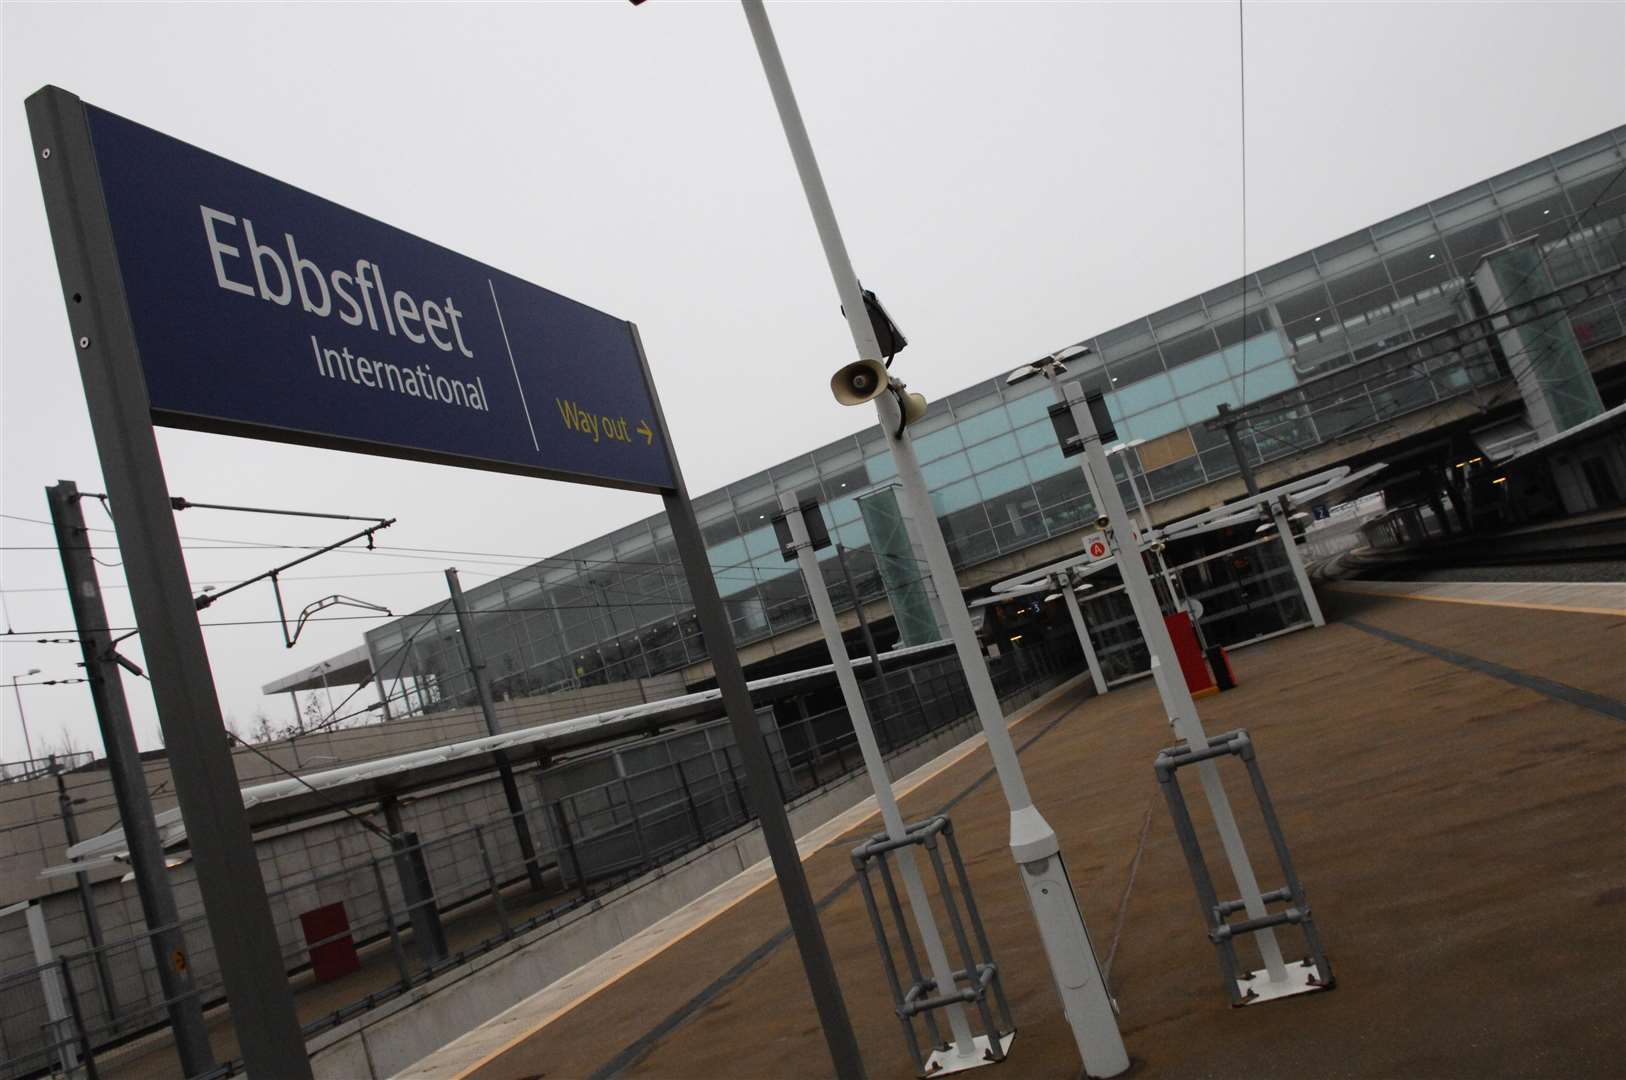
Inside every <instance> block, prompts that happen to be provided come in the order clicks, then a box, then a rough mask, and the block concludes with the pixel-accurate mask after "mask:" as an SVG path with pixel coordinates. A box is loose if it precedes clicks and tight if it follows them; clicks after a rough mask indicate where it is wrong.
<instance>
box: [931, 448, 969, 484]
mask: <svg viewBox="0 0 1626 1080" xmlns="http://www.w3.org/2000/svg"><path fill="white" fill-rule="evenodd" d="M920 474H921V475H922V476H924V477H925V478H926V486H927V487H928V488H940V487H944V486H946V485H948V484H952V483H954V482H955V481H957V480H963V479H965V478H966V477H968V476H970V475H971V462H969V461H967V460H966V457H965V455H964V454H954V455H951V456H949V457H946V458H942V459H940V460H937V461H934V462H932V463H931V464H930V465H923V466H921V469H920Z"/></svg>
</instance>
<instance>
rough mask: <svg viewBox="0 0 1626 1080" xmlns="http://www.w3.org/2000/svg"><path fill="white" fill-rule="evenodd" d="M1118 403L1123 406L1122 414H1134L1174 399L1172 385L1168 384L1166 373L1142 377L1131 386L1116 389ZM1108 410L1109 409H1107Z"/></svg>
mask: <svg viewBox="0 0 1626 1080" xmlns="http://www.w3.org/2000/svg"><path fill="white" fill-rule="evenodd" d="M1117 394H1118V404H1119V405H1120V406H1121V407H1122V408H1123V415H1125V416H1134V415H1135V414H1136V413H1138V412H1144V411H1145V410H1147V409H1150V408H1152V407H1154V406H1157V405H1162V404H1164V403H1165V402H1171V401H1173V400H1174V387H1173V386H1171V385H1170V384H1169V377H1168V376H1167V375H1157V376H1154V377H1153V378H1150V379H1142V380H1141V381H1140V382H1138V383H1135V384H1134V385H1132V386H1129V387H1124V388H1121V389H1119V390H1118V392H1117ZM1109 412H1110V410H1109Z"/></svg>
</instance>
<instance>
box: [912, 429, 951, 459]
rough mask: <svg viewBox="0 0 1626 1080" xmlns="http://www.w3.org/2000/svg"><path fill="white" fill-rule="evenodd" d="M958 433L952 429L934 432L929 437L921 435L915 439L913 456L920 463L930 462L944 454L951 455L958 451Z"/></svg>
mask: <svg viewBox="0 0 1626 1080" xmlns="http://www.w3.org/2000/svg"><path fill="white" fill-rule="evenodd" d="M961 445H962V443H961V442H960V433H959V432H958V431H956V430H955V429H954V428H952V427H946V428H944V429H943V430H942V431H934V432H932V433H931V434H930V435H922V436H920V437H919V438H917V439H915V456H916V457H918V458H920V460H921V461H922V462H927V461H932V460H934V459H936V458H940V457H942V456H943V455H944V454H952V453H953V452H954V451H956V450H958V449H960V447H961Z"/></svg>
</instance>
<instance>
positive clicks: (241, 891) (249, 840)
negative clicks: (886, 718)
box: [28, 87, 864, 1080]
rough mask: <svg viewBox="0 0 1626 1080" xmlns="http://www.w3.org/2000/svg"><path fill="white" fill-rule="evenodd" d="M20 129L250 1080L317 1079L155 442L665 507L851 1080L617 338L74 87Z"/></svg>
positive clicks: (582, 317) (42, 97)
mask: <svg viewBox="0 0 1626 1080" xmlns="http://www.w3.org/2000/svg"><path fill="white" fill-rule="evenodd" d="M28 118H29V126H30V129H31V131H32V133H33V136H34V152H35V155H36V160H37V164H38V166H39V172H40V185H41V188H42V189H43V191H44V193H45V204H46V213H47V217H48V219H49V222H50V227H51V239H52V243H53V245H54V247H55V249H56V255H57V265H58V269H59V271H60V274H61V278H62V285H63V296H64V300H65V302H66V304H67V308H68V316H69V323H70V325H71V328H72V333H73V339H74V345H75V349H76V352H77V353H78V356H79V358H80V368H81V373H82V375H83V379H84V383H85V397H86V400H87V402H88V403H89V405H90V415H91V424H92V428H93V430H94V433H95V437H96V445H97V450H98V452H99V454H100V457H101V464H102V472H103V476H104V478H105V480H106V484H107V490H108V492H109V494H110V496H111V498H112V503H113V507H114V509H115V512H116V513H117V514H118V525H119V529H118V537H119V547H120V550H121V552H122V553H123V555H124V563H125V568H126V573H127V574H128V576H129V578H130V582H131V588H130V592H131V600H132V603H133V606H134V608H135V613H136V622H137V624H138V626H139V627H140V630H141V639H142V645H143V648H144V649H145V652H146V657H147V660H148V663H149V666H150V668H151V672H152V675H151V677H152V682H153V694H154V697H155V698H156V700H157V704H158V713H159V717H160V720H161V722H162V724H163V728H164V734H165V738H166V742H167V745H168V748H169V759H170V764H171V768H172V771H173V773H174V777H175V789H176V796H177V799H178V800H179V802H180V806H181V815H182V818H183V819H184V821H185V823H186V826H187V833H188V836H189V838H190V840H191V843H192V850H193V856H194V862H195V863H196V866H197V871H198V883H199V889H200V891H201V892H202V894H203V902H204V908H205V910H206V912H207V913H208V916H209V920H210V923H211V925H212V926H214V927H216V928H217V933H216V935H215V943H216V950H217V955H218V956H219V959H220V967H221V971H222V975H223V977H224V980H225V984H226V996H227V998H228V1000H229V1001H230V1003H231V1007H232V1015H233V1019H234V1023H235V1025H236V1028H237V1033H238V1040H239V1045H240V1046H241V1048H242V1051H243V1057H244V1064H245V1066H246V1071H247V1072H249V1073H250V1074H252V1075H255V1076H276V1077H279V1078H293V1080H297V1078H299V1077H306V1076H309V1075H310V1064H309V1062H308V1061H307V1059H306V1056H305V1048H304V1040H303V1038H302V1036H301V1033H300V1028H299V1023H298V1019H297V1016H296V1014H295V1012H294V1007H293V1000H292V995H291V994H290V992H289V988H288V985H287V980H286V978H285V976H284V971H283V964H282V955H281V950H280V949H279V947H278V942H277V938H276V933H275V928H274V926H273V923H272V920H271V913H270V907H269V904H268V902H267V900H266V896H265V891H264V888H263V885H261V884H260V883H261V878H260V876H259V864H258V861H257V859H256V857H255V852H254V845H253V837H252V834H251V833H250V831H249V828H248V823H247V817H246V815H245V813H244V809H243V805H242V800H241V797H240V795H239V788H238V783H237V778H236V776H235V775H234V773H233V770H232V763H231V756H230V754H229V753H228V750H227V744H226V740H225V738H224V737H223V735H222V729H223V725H222V721H221V715H220V704H219V701H218V699H217V698H216V695H215V689H214V684H213V681H212V677H211V675H210V671H209V662H208V655H207V653H206V651H205V649H204V643H203V635H202V630H201V628H200V626H199V624H198V619H197V611H196V608H195V606H194V603H193V598H192V595H191V592H190V589H189V587H188V584H187V575H186V566H185V562H184V560H183V557H182V553H181V546H180V539H179V536H178V535H177V533H176V529H175V522H174V518H173V510H172V508H171V501H170V497H169V492H168V489H167V487H166V484H165V481H164V473H163V465H162V462H161V460H160V458H159V455H158V445H157V440H156V438H155V437H154V433H153V424H154V423H155V422H158V423H163V424H167V425H170V426H175V427H186V428H193V429H197V430H201V431H210V432H219V433H225V434H234V435H244V436H249V437H254V438H260V439H269V440H275V441H281V442H290V443H298V444H302V445H309V446H318V447H326V448H330V449H341V450H353V451H357V452H361V453H368V454H376V455H383V456H389V457H397V458H403V459H407V460H413V461H429V462H437V463H441V464H449V465H458V466H462V467H465V468H475V469H482V470H487V471H499V472H511V473H517V474H520V475H525V476H534V477H541V478H545V479H560V480H568V481H572V482H576V483H586V484H593V485H596V486H601V487H617V488H625V489H628V490H633V491H646V492H650V493H655V494H659V495H660V496H661V497H662V499H663V500H664V502H665V505H666V510H667V514H668V516H669V517H670V519H671V524H672V533H673V538H674V540H675V541H676V544H677V548H678V553H679V556H680V558H681V559H682V562H683V566H684V571H685V574H686V576H687V578H688V583H689V588H690V590H691V592H692V594H693V597H694V603H695V611H696V614H697V616H698V618H699V621H700V626H701V630H702V632H703V633H704V634H705V640H706V644H707V647H708V649H709V650H710V653H711V658H712V662H713V665H714V667H715V669H716V675H717V684H718V687H719V689H720V690H721V692H722V698H723V702H724V706H725V708H726V709H727V712H728V715H729V719H730V721H731V722H732V724H733V725H734V732H735V738H736V741H737V743H738V745H739V747H740V752H741V755H742V757H743V758H744V760H745V764H746V771H747V774H748V776H749V779H750V783H751V790H752V794H753V796H754V798H755V808H756V810H757V813H758V816H759V820H760V821H761V824H762V830H763V836H764V839H765V840H766V843H767V847H768V851H769V854H770V855H771V857H772V859H773V864H774V869H775V871H776V873H777V875H778V878H779V884H780V888H781V891H782V892H783V893H784V896H785V906H786V910H787V911H788V912H789V915H790V921H791V925H792V927H793V928H794V930H795V932H796V939H797V944H798V946H799V948H800V949H801V951H802V959H803V964H804V966H805V967H806V969H807V973H808V981H809V984H810V986H811V987H812V991H813V998H814V1001H815V1003H816V1004H817V1006H818V1009H819V1016H820V1019H821V1021H822V1022H823V1025H824V1030H825V1037H826V1039H827V1040H828V1042H829V1045H830V1052H831V1056H832V1059H833V1062H834V1067H835V1072H836V1074H837V1075H839V1076H841V1077H844V1078H857V1077H861V1076H863V1074H864V1070H863V1063H862V1061H861V1060H860V1058H859V1055H858V1043H857V1039H856V1038H855V1037H854V1035H853V1032H852V1026H851V1024H850V1023H849V1021H848V1019H847V1015H846V1010H845V1006H844V1004H843V1002H842V998H841V991H840V987H839V984H838V983H837V981H836V977H835V969H834V967H833V965H832V964H831V962H830V956H829V952H828V950H827V948H826V947H825V944H824V938H823V935H822V932H821V930H820V928H819V923H818V916H817V912H816V909H815V907H814V904H813V898H812V895H811V893H810V891H809V889H808V885H807V880H806V876H805V874H804V872H803V869H802V864H801V860H800V857H799V855H798V853H797V850H796V843H795V836H794V834H793V833H792V832H791V830H790V823H789V820H788V818H787V817H786V814H785V808H784V804H783V803H782V802H781V801H780V799H779V794H778V790H777V788H776V786H775V783H774V780H775V777H774V772H773V766H772V762H771V761H770V760H769V758H768V752H767V747H766V744H765V743H764V741H763V737H762V732H761V730H760V729H759V728H758V726H757V723H756V717H755V713H754V711H753V710H752V708H751V700H750V694H749V692H748V691H747V689H746V685H745V678H744V675H743V673H742V672H741V670H740V665H739V659H738V657H737V656H736V654H735V651H734V640H733V635H732V633H731V630H730V627H729V622H728V618H727V615H726V613H725V611H724V610H723V605H722V601H721V599H719V597H718V595H717V585H716V581H715V580H714V579H713V577H712V574H711V567H710V565H709V563H708V562H707V559H706V549H705V544H704V541H703V540H702V538H701V534H700V529H699V526H698V525H697V524H696V522H695V517H694V510H693V507H692V506H691V505H690V503H689V497H688V493H687V489H686V488H685V486H684V484H683V479H682V474H681V472H680V471H679V469H678V467H677V458H676V456H675V454H674V452H673V450H672V446H671V443H670V441H669V440H668V439H667V438H666V425H665V422H664V420H663V419H662V417H661V414H660V402H659V399H658V397H657V396H656V394H655V390H654V384H653V381H652V380H651V379H650V377H649V367H648V364H647V362H646V361H645V358H644V354H643V349H642V347H641V345H640V344H639V342H638V336H637V331H636V329H635V328H634V327H633V326H632V324H630V323H628V322H625V321H624V320H621V319H618V318H615V317H614V316H612V315H608V314H605V313H604V312H601V311H596V310H594V309H593V308H590V307H587V306H586V305H584V304H581V303H578V302H576V301H574V300H571V299H570V298H568V297H565V296H561V295H559V294H557V293H553V292H550V291H549V290H547V289H542V288H539V287H537V286H535V285H532V284H530V283H529V282H526V281H524V280H522V279H520V278H517V277H514V276H513V275H511V274H506V273H504V272H503V271H501V270H498V269H496V268H494V267H490V266H486V265H485V264H483V263H479V262H477V261H475V260H473V259H470V258H467V257H466V256H463V255H459V254H458V253H456V252H453V251H449V250H447V249H446V248H443V247H440V246H438V245H435V244H432V243H429V242H428V241H425V240H423V239H421V238H419V237H415V236H412V235H411V234H408V233H405V232H402V231H401V230H399V229H395V228H392V227H391V226H388V225H385V224H383V223H382V222H379V221H376V220H374V219H372V218H369V217H366V216H364V215H362V214H358V213H355V212H354V211H351V210H348V209H346V208H344V207H342V206H338V205H337V204H335V203H332V202H329V201H328V200H326V199H322V198H319V197H317V196H315V195H312V194H310V193H309V192H305V191H301V190H299V189H297V188H294V187H292V186H290V185H288V184H284V183H282V182H281V181H278V180H275V179H273V178H272V177H269V176H266V175H264V174H262V173H257V172H254V171H252V170H250V169H247V168H244V167H243V166H241V165H238V164H236V163H235V162H231V161H228V160H226V159H224V158H221V157H218V156H216V155H214V154H210V153H208V152H206V151H203V150H200V149H198V148H197V147H194V146H189V145H187V144H185V143H183V142H180V141H179V140H176V139H173V138H170V137H169V136H166V135H163V134H161V133H159V132H156V131H153V130H151V129H150V128H145V127H142V126H140V125H139V124H135V123H133V122H131V121H129V120H126V119H124V118H122V117H119V116H115V115H114V114H112V113H109V112H106V111H105V110H102V109H97V108H95V107H93V106H89V105H86V104H84V103H83V102H81V101H80V100H79V99H78V98H77V97H75V96H74V95H73V94H70V93H68V92H66V91H64V90H60V89H57V88H55V87H47V88H45V89H43V90H41V91H39V92H37V93H35V94H34V95H32V96H31V97H30V98H29V99H28ZM227 928H229V931H228V929H227Z"/></svg>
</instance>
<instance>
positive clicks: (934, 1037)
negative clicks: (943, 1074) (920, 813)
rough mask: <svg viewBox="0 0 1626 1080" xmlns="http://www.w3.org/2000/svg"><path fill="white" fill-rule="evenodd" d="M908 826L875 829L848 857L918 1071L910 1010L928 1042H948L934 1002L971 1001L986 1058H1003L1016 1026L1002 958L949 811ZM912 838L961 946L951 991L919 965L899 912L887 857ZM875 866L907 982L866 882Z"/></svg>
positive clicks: (920, 1062)
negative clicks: (901, 831)
mask: <svg viewBox="0 0 1626 1080" xmlns="http://www.w3.org/2000/svg"><path fill="white" fill-rule="evenodd" d="M907 832H908V835H907V836H906V837H905V838H903V839H901V840H893V839H890V838H889V837H888V836H887V835H886V833H876V834H875V835H874V836H872V837H870V838H869V839H868V840H867V841H865V842H864V843H862V844H860V845H858V846H857V847H855V848H853V850H852V864H853V871H854V873H855V874H856V875H857V878H858V887H859V890H860V891H861V892H862V893H863V896H864V910H865V911H867V912H868V913H869V921H870V926H871V928H872V929H873V930H874V931H875V944H876V945H877V946H878V947H879V948H880V952H881V966H882V968H883V970H884V971H885V972H886V979H887V985H888V987H889V988H890V989H891V991H892V1007H893V1011H894V1012H896V1013H897V1016H898V1022H899V1023H901V1024H902V1025H903V1038H904V1042H905V1043H906V1044H907V1045H908V1047H909V1054H910V1056H911V1057H912V1058H913V1059H914V1062H915V1071H916V1074H917V1075H920V1076H925V1075H926V1068H927V1065H926V1058H925V1057H924V1056H923V1055H922V1054H921V1051H920V1039H919V1037H918V1036H917V1035H916V1033H915V1025H914V1020H915V1017H917V1016H918V1017H920V1018H922V1020H923V1021H924V1022H925V1026H926V1032H927V1035H928V1036H929V1038H930V1041H931V1046H932V1048H933V1049H935V1050H941V1049H945V1048H946V1047H947V1046H948V1043H947V1042H945V1041H944V1038H943V1034H942V1031H941V1029H940V1028H939V1027H938V1026H937V1021H936V1018H935V1017H933V1015H932V1013H933V1011H934V1010H936V1009H941V1008H943V1007H944V1006H946V1005H950V1004H954V1003H961V1004H965V1005H975V1006H976V1009H977V1013H978V1015H979V1016H980V1017H981V1018H982V1028H983V1031H982V1033H983V1034H984V1035H986V1036H987V1038H988V1058H989V1059H990V1060H992V1061H1003V1060H1005V1053H1004V1049H1003V1041H1004V1037H1005V1036H1006V1035H1009V1034H1011V1033H1012V1032H1014V1031H1015V1030H1016V1026H1015V1024H1013V1023H1012V1022H1011V1007H1010V1002H1008V1001H1007V1000H1006V998H1005V990H1004V987H1003V986H1001V985H1000V980H999V965H998V964H996V963H995V962H994V951H993V948H992V947H991V946H990V945H989V944H988V933H987V931H986V930H984V929H983V925H982V916H981V915H980V914H979V913H978V911H977V901H976V897H975V896H974V895H973V894H972V892H971V879H970V878H969V877H968V876H967V875H966V872H965V862H964V860H963V859H961V858H960V846H959V844H958V843H956V842H955V839H954V825H953V823H952V822H951V821H950V820H949V819H948V817H947V816H946V815H943V814H939V815H937V816H936V817H931V818H927V819H926V820H924V821H920V822H916V823H915V824H913V825H909V826H907ZM916 845H918V846H920V847H922V848H924V849H925V851H926V856H927V858H928V859H930V860H931V864H932V872H933V874H934V875H935V876H936V878H937V889H938V897H939V899H940V900H941V902H942V904H943V908H944V910H945V911H946V912H947V913H948V921H949V928H950V930H951V932H952V933H953V935H954V942H955V945H956V947H957V948H958V949H959V952H960V965H961V966H960V968H959V969H958V970H957V971H955V972H954V981H955V988H954V989H953V990H945V989H944V988H942V987H939V986H938V985H937V981H936V980H935V979H933V978H932V977H931V975H930V974H928V973H926V972H925V971H924V970H923V969H922V968H921V965H920V958H919V955H918V954H917V953H916V951H915V943H914V939H913V938H912V937H911V936H910V934H909V921H908V919H906V918H905V917H904V914H903V906H902V903H901V901H900V900H899V898H898V887H897V883H896V882H895V881H894V880H893V875H892V869H891V866H890V864H889V861H888V858H887V856H888V855H890V854H891V853H892V852H894V851H896V850H898V849H899V848H902V847H906V846H916ZM944 848H947V849H948V854H949V862H951V863H952V864H953V866H954V878H953V881H952V882H951V881H950V879H949V874H948V871H947V869H946V868H945V867H944V865H943V849H944ZM872 869H873V870H876V871H879V873H880V878H881V885H882V887H883V888H884V889H885V891H886V900H887V907H888V909H889V910H890V911H891V913H892V924H893V926H895V927H896V928H897V933H898V943H899V945H900V946H901V947H902V949H903V956H904V962H905V963H906V964H907V965H908V969H909V979H910V985H909V987H908V988H907V989H905V988H904V986H903V983H902V981H901V980H900V979H899V978H898V967H897V963H896V961H895V960H894V959H893V956H892V944H891V942H890V940H889V939H888V937H887V931H886V923H885V921H884V920H883V918H882V917H881V910H880V907H879V905H878V904H877V903H876V902H875V887H874V885H872V884H871V882H870V873H871V870H872ZM956 891H958V894H959V902H958V903H957V902H956V900H955V894H956ZM960 904H964V905H965V914H964V917H962V916H961V913H960ZM968 924H969V926H970V930H971V936H970V937H968V936H967V934H966V928H967V925H968ZM972 937H974V938H975V939H976V948H975V949H973V948H972V942H971V938H972ZM990 993H991V994H992V996H993V1004H994V1006H995V1007H997V1008H998V1010H999V1019H998V1022H996V1021H995V1018H994V1012H993V1009H992V1008H990V1005H989V1000H988V999H989V995H990Z"/></svg>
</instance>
